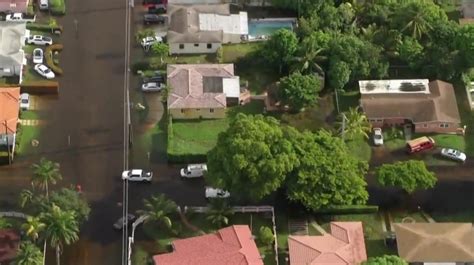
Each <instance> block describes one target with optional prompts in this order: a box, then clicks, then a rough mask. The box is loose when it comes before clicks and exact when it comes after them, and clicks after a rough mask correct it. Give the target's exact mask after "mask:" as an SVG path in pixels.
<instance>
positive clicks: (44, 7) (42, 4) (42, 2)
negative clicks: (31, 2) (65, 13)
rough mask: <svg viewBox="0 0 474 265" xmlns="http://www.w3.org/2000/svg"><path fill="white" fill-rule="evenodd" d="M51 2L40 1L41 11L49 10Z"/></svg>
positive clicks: (46, 0)
mask: <svg viewBox="0 0 474 265" xmlns="http://www.w3.org/2000/svg"><path fill="white" fill-rule="evenodd" d="M48 1H49V0H40V1H39V9H40V10H48V9H49V3H48Z"/></svg>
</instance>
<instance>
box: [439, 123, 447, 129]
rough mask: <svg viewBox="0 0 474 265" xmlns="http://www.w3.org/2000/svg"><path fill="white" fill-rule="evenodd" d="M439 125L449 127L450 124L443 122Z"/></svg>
mask: <svg viewBox="0 0 474 265" xmlns="http://www.w3.org/2000/svg"><path fill="white" fill-rule="evenodd" d="M439 127H441V128H448V127H449V124H447V123H441V124H440V125H439Z"/></svg>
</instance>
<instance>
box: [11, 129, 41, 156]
mask: <svg viewBox="0 0 474 265" xmlns="http://www.w3.org/2000/svg"><path fill="white" fill-rule="evenodd" d="M40 130H41V129H40V127H38V126H21V127H20V135H19V139H17V143H18V147H17V149H16V153H17V154H18V155H24V154H28V153H31V152H32V151H33V148H35V147H33V146H32V145H31V141H32V140H33V139H38V137H39V135H40ZM17 137H18V136H17ZM40 144H41V143H40Z"/></svg>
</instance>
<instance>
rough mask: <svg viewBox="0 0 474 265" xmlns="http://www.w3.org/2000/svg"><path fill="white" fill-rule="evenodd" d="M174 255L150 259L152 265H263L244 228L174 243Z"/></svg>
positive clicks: (228, 228)
mask: <svg viewBox="0 0 474 265" xmlns="http://www.w3.org/2000/svg"><path fill="white" fill-rule="evenodd" d="M172 246H173V252H171V253H167V254H160V255H156V256H154V257H153V261H154V262H155V265H224V264H225V265H263V261H262V258H261V257H260V253H259V252H258V248H257V245H256V244H255V241H254V239H253V236H252V233H251V232H250V229H249V227H248V226H247V225H234V226H230V227H226V228H223V229H220V230H218V231H217V232H215V233H212V234H207V235H203V236H196V237H191V238H187V239H179V240H175V241H173V243H172Z"/></svg>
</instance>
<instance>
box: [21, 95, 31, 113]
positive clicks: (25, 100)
mask: <svg viewBox="0 0 474 265" xmlns="http://www.w3.org/2000/svg"><path fill="white" fill-rule="evenodd" d="M20 109H21V110H29V109H30V94H28V93H23V94H21V95H20Z"/></svg>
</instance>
